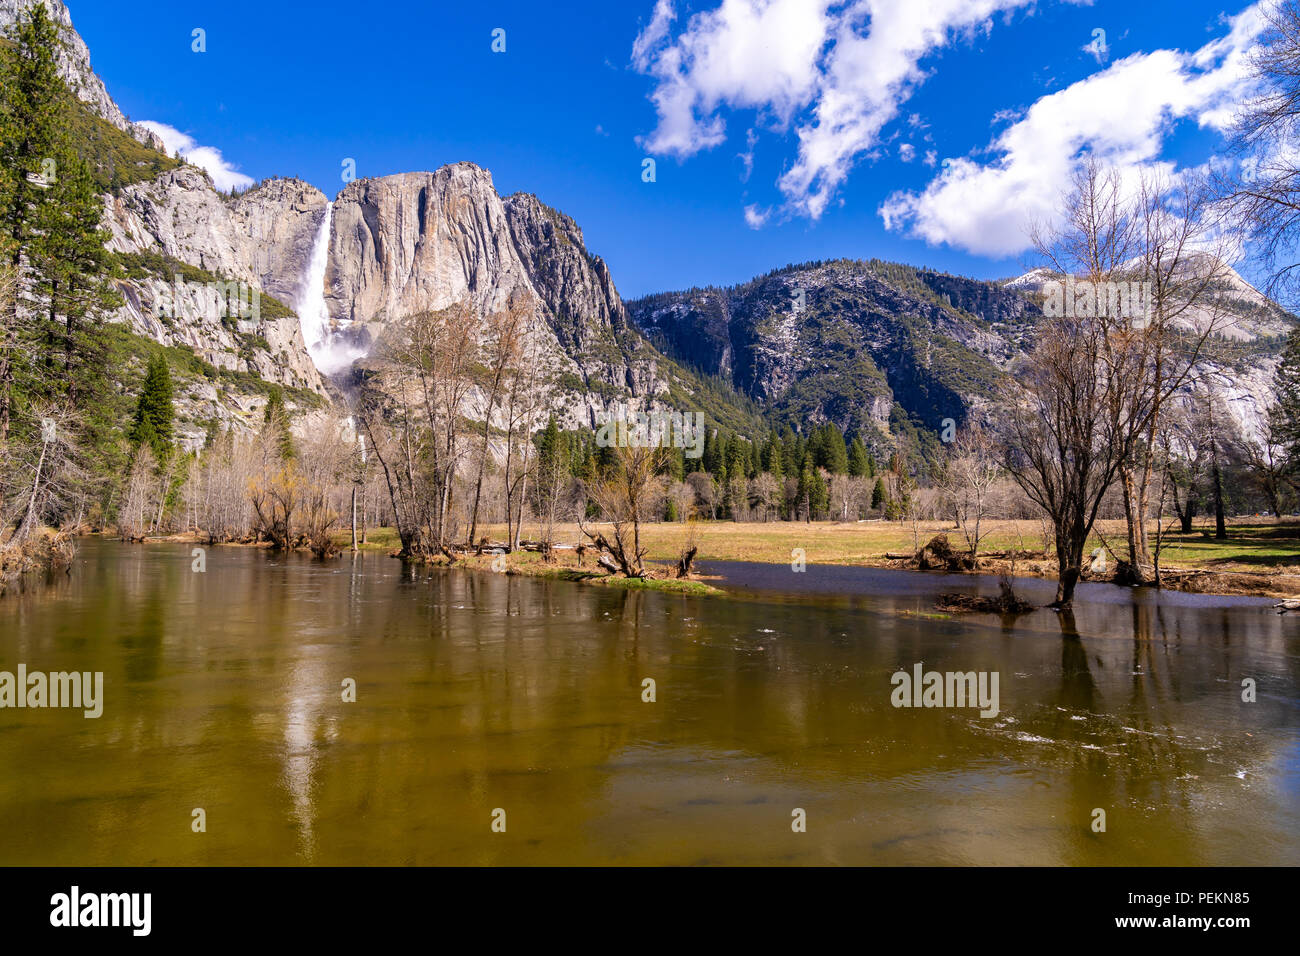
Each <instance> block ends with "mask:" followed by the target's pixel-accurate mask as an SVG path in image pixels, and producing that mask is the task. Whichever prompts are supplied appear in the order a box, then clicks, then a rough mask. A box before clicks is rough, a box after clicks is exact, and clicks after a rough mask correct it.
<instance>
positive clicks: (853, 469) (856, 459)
mask: <svg viewBox="0 0 1300 956" xmlns="http://www.w3.org/2000/svg"><path fill="white" fill-rule="evenodd" d="M870 469H871V459H870V457H868V455H867V446H866V445H864V444H862V439H861V438H857V437H854V439H853V443H852V444H851V445H849V475H850V476H851V477H853V478H868V477H870V474H871V472H870Z"/></svg>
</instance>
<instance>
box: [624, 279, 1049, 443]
mask: <svg viewBox="0 0 1300 956" xmlns="http://www.w3.org/2000/svg"><path fill="white" fill-rule="evenodd" d="M628 311H629V312H630V314H631V316H632V319H633V321H634V322H635V323H636V324H637V326H638V327H640V328H641V329H642V330H643V331H644V332H645V333H646V335H647V336H648V337H649V339H650V341H651V342H653V343H654V344H655V345H656V346H658V347H659V348H660V349H662V350H663V351H664V352H666V353H667V354H668V355H670V356H672V357H674V358H677V359H678V360H679V361H681V362H683V363H685V364H687V365H689V366H690V367H692V368H695V369H697V370H699V371H700V372H702V373H703V374H705V375H712V376H722V377H724V378H726V379H728V380H729V381H730V382H731V383H732V384H733V385H734V386H735V388H736V389H737V390H738V391H740V392H741V393H742V394H744V395H746V396H749V397H751V398H752V399H754V400H755V401H756V402H757V403H758V404H759V405H760V407H762V408H763V409H765V410H766V411H768V412H769V413H770V415H771V416H772V417H773V419H774V420H775V421H776V422H777V423H778V424H789V425H790V426H791V427H793V428H795V429H796V430H802V431H806V430H807V429H808V428H809V427H810V426H816V425H820V424H822V423H824V422H834V423H835V424H836V425H838V426H839V427H840V428H841V429H844V430H845V431H846V432H859V433H860V434H862V435H863V438H864V440H866V441H867V443H868V445H869V446H872V447H874V448H875V450H876V452H877V454H885V453H887V452H888V451H890V450H893V449H894V448H895V447H897V446H898V444H899V440H900V436H909V440H910V441H913V442H918V443H920V444H922V445H928V444H930V443H931V442H932V441H934V440H936V439H937V435H938V433H939V432H940V431H941V430H942V428H943V420H944V419H946V418H952V419H954V420H955V421H957V422H962V421H964V420H965V419H966V417H967V415H968V414H970V413H971V411H972V410H977V409H978V408H980V407H981V406H982V405H984V404H986V403H987V402H988V400H989V399H990V398H992V397H993V396H994V395H995V394H996V393H997V391H998V389H999V386H1000V383H1001V381H1002V378H1003V376H1004V374H1005V371H1006V369H1007V368H1008V366H1009V363H1010V362H1011V360H1012V359H1013V358H1014V357H1015V356H1016V355H1018V354H1020V353H1021V352H1022V350H1023V348H1024V343H1025V341H1026V334H1027V333H1028V331H1029V330H1030V329H1032V327H1033V325H1034V322H1035V321H1036V319H1037V318H1038V317H1039V316H1041V311H1040V310H1039V308H1038V306H1037V305H1035V304H1034V303H1033V302H1032V301H1031V300H1030V299H1029V298H1028V297H1026V296H1023V295H1020V294H1018V293H1017V292H1015V291H1014V290H1007V289H1003V288H1001V287H1000V286H998V285H996V284H995V283H990V282H980V281H977V280H974V279H964V278H961V277H958V276H950V275H946V274H943V273H938V272H932V271H928V270H924V269H913V268H911V267H908V266H902V265H898V264H895V263H886V262H879V261H875V260H873V261H869V262H858V261H851V260H836V261H833V262H819V263H810V264H805V265H799V266H789V267H787V268H784V269H779V270H777V271H775V272H771V273H769V274H768V275H765V276H762V277H761V278H758V279H754V280H753V281H751V282H747V283H745V284H743V285H738V286H733V287H730V288H725V289H717V288H710V289H692V290H689V291H686V292H671V293H664V294H660V295H652V296H647V297H645V298H642V299H638V300H636V301H633V302H629V303H628Z"/></svg>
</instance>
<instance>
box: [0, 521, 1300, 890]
mask: <svg viewBox="0 0 1300 956" xmlns="http://www.w3.org/2000/svg"><path fill="white" fill-rule="evenodd" d="M191 561H192V559H191V556H190V549H189V547H188V546H182V545H170V544H165V545H149V546H123V545H119V544H117V543H115V542H108V541H99V540H92V541H87V542H84V543H83V546H82V552H81V555H80V557H79V559H78V562H77V565H76V568H75V571H74V573H73V574H72V576H71V577H69V578H63V579H60V580H59V581H57V582H56V583H55V584H54V585H53V586H52V587H49V588H40V589H34V590H32V591H29V592H28V593H26V594H21V595H16V596H15V595H11V596H10V597H6V598H4V599H3V600H0V670H9V671H13V670H15V669H16V665H17V663H19V662H24V663H26V664H27V666H28V668H29V670H36V669H41V670H45V671H57V670H68V669H74V668H75V669H78V670H101V671H103V672H104V675H105V696H106V702H105V705H104V714H103V716H102V717H101V718H99V719H98V720H87V719H84V718H83V717H82V716H81V713H80V711H66V710H48V709H47V710H30V709H24V710H12V709H4V710H0V834H3V835H4V836H3V839H0V864H37V863H43V864H60V865H61V864H181V865H188V864H389V863H391V864H524V865H528V864H699V863H705V864H708V863H713V864H765V863H791V864H1016V863H1028V864H1099V865H1124V864H1152V865H1158V864H1296V863H1300V759H1298V754H1300V751H1298V742H1300V713H1297V709H1298V706H1300V705H1298V703H1297V701H1298V700H1300V693H1298V685H1300V640H1298V639H1297V629H1298V628H1300V620H1297V619H1296V618H1294V617H1279V616H1278V615H1276V614H1275V613H1274V612H1273V611H1272V610H1271V609H1270V608H1269V607H1268V606H1267V603H1266V602H1261V601H1255V600H1249V599H1235V600H1234V599H1207V598H1188V597H1186V596H1179V595H1154V594H1151V593H1147V594H1140V595H1138V596H1137V600H1136V601H1134V600H1130V599H1129V594H1128V592H1123V591H1120V590H1118V589H1114V588H1109V587H1107V588H1104V589H1103V590H1102V591H1096V592H1094V593H1092V594H1091V595H1089V594H1086V593H1085V594H1084V595H1083V597H1085V598H1087V600H1085V601H1081V603H1080V606H1079V607H1078V608H1077V611H1076V614H1075V616H1074V620H1073V623H1072V624H1071V623H1070V622H1069V621H1064V620H1062V619H1061V618H1060V617H1059V616H1057V615H1055V614H1053V613H1051V612H1047V611H1040V612H1035V613H1033V614H1031V615H1028V616H1026V617H1023V618H1021V619H1020V620H1019V621H1018V622H1016V623H1014V624H1012V623H1011V622H1006V623H1004V622H1002V621H1000V620H999V619H997V618H993V617H979V618H970V619H963V620H942V619H936V618H933V617H928V616H926V615H930V614H932V613H933V611H932V606H933V600H934V592H935V590H937V589H944V590H950V589H951V587H950V586H949V583H947V582H942V581H938V580H936V579H931V578H926V577H924V576H920V575H914V574H913V575H906V574H902V575H900V574H891V573H890V572H881V571H870V570H864V569H826V568H821V569H819V568H816V567H810V568H809V571H808V574H807V575H791V574H790V572H789V571H788V569H786V570H785V571H784V573H783V574H782V573H781V572H780V571H779V570H775V571H774V570H771V569H760V568H758V567H757V566H745V565H712V566H711V570H712V571H714V572H715V573H718V574H720V575H722V576H723V577H724V578H726V579H729V580H730V581H731V582H732V583H734V584H742V583H748V584H750V585H751V586H752V587H753V590H752V591H751V593H747V594H745V595H744V596H742V597H740V598H737V599H731V598H688V597H681V596H670V595H664V594H657V593H646V592H627V591H622V590H616V589H605V588H596V587H585V586H581V585H575V584H569V583H564V582H545V581H540V580H535V579H528V578H519V577H507V576H498V575H490V574H474V573H469V572H433V573H430V572H429V571H422V572H418V573H414V574H410V573H407V572H405V571H404V569H403V566H402V564H400V563H399V562H397V561H396V560H393V559H391V558H386V557H382V556H378V555H365V556H360V557H356V558H355V559H354V558H353V557H351V556H346V555H345V556H344V558H343V559H342V560H340V561H335V562H333V563H327V564H322V563H318V562H315V561H313V560H311V559H310V558H306V557H300V556H296V555H295V556H290V557H287V558H286V557H278V558H277V557H273V556H271V555H268V554H266V553H265V552H262V551H257V550H250V549H238V548H212V549H209V550H208V553H207V564H206V566H207V570H206V572H204V573H195V572H193V571H192V570H191ZM796 579H797V581H798V585H797V586H798V587H799V588H800V589H801V590H800V592H799V593H778V592H776V591H773V590H771V588H773V587H789V586H791V584H792V582H794V581H795V580H796ZM958 583H959V584H960V585H962V586H964V587H967V588H969V587H972V586H973V582H972V580H971V579H969V578H963V579H958ZM848 588H852V589H853V591H854V593H851V594H850V593H843V591H844V590H846V589H848ZM1102 594H1105V595H1106V597H1107V599H1106V600H1104V601H1103V600H1097V598H1099V597H1100V596H1101V595H1102ZM1063 630H1064V632H1065V636H1063ZM1075 631H1077V635H1078V636H1075ZM917 662H924V663H925V666H926V668H927V669H930V668H933V669H938V670H990V671H998V672H999V673H1000V675H1001V682H1000V687H1001V693H1000V698H1001V699H1000V705H1001V713H1000V714H999V715H998V717H997V718H995V719H992V720H984V719H981V718H979V717H978V716H977V715H976V713H975V712H974V711H972V710H942V709H920V710H918V709H896V708H894V707H892V706H891V705H890V702H889V696H890V691H891V689H892V688H891V685H890V675H891V674H892V673H893V672H894V671H896V670H899V669H910V668H911V667H912V665H913V664H915V663H917ZM1246 676H1249V677H1253V678H1254V679H1255V680H1256V681H1257V683H1258V702H1257V703H1254V704H1246V703H1243V702H1242V701H1241V699H1240V693H1241V688H1240V682H1241V679H1242V677H1246ZM647 677H649V678H653V679H654V680H655V681H656V682H657V687H656V690H657V700H656V701H655V702H654V703H645V702H643V701H642V699H641V697H642V681H643V679H645V678H647ZM346 678H352V679H355V681H356V686H357V700H356V702H355V703H344V702H343V701H342V700H341V683H342V682H343V681H344V679H346ZM195 808H203V809H204V810H205V811H206V819H207V832H205V833H194V832H192V831H191V820H192V811H193V810H194V809H195ZM498 808H499V809H503V810H504V811H505V813H506V823H507V826H506V832H504V833H493V832H492V830H491V823H492V814H493V811H494V810H495V809H498ZM795 808H801V809H803V810H804V811H805V812H806V814H807V821H808V822H807V832H806V833H795V832H792V830H791V825H790V824H791V819H792V816H791V814H792V811H793V810H794V809H795ZM1095 808H1103V809H1105V810H1106V815H1107V816H1106V823H1107V829H1106V832H1105V833H1094V832H1092V830H1091V829H1090V824H1091V822H1092V819H1093V816H1092V814H1093V810H1094V809H1095Z"/></svg>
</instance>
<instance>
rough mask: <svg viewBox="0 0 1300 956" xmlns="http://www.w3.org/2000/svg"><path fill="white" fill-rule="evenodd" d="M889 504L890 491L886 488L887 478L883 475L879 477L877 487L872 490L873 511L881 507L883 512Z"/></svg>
mask: <svg viewBox="0 0 1300 956" xmlns="http://www.w3.org/2000/svg"><path fill="white" fill-rule="evenodd" d="M888 506H889V492H888V491H887V490H886V489H885V479H884V478H883V477H882V478H877V479H876V487H875V488H874V489H873V490H872V492H871V508H872V510H873V511H874V510H876V509H881V510H882V512H883V509H885V508H887V507H888Z"/></svg>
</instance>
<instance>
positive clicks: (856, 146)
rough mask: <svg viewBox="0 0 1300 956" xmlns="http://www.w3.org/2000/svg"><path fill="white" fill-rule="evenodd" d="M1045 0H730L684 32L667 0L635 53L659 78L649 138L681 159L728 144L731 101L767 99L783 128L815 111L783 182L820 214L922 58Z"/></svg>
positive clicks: (905, 91)
mask: <svg viewBox="0 0 1300 956" xmlns="http://www.w3.org/2000/svg"><path fill="white" fill-rule="evenodd" d="M1033 2H1034V0H850V2H848V3H842V2H841V3H829V2H825V0H723V2H722V4H721V6H719V7H718V8H717V9H716V10H713V11H711V12H706V13H699V14H696V15H694V16H692V17H691V18H690V20H689V21H688V22H687V23H686V25H685V26H684V27H683V29H682V30H681V32H680V33H679V35H678V36H677V37H676V38H675V39H674V38H673V36H672V30H671V24H672V22H673V19H674V16H675V14H674V12H673V7H672V3H671V0H658V2H657V4H656V6H655V12H654V15H653V17H652V20H651V22H650V24H649V25H648V26H647V27H646V29H645V30H644V31H642V33H641V34H640V35H639V36H638V37H637V39H636V43H635V45H634V47H633V56H632V62H633V64H634V65H635V66H636V68H637V69H638V70H640V71H642V72H643V73H647V74H649V75H651V76H653V77H654V78H655V80H656V86H655V89H654V91H653V92H652V93H651V97H650V98H651V100H652V101H653V102H654V104H655V107H656V109H657V111H658V114H659V118H658V124H657V126H656V128H655V130H654V132H653V133H652V134H651V135H650V136H648V137H646V138H645V139H644V140H643V145H644V146H645V147H646V148H647V149H649V150H650V151H651V152H655V153H666V154H669V155H674V156H677V157H679V158H680V157H687V156H691V155H693V154H694V153H697V152H699V151H701V150H705V149H709V148H711V147H713V146H716V145H718V144H719V143H721V142H722V141H723V140H724V139H725V138H726V127H725V124H724V122H723V119H722V117H721V116H720V115H719V114H718V111H719V109H720V108H721V107H723V106H728V107H731V108H736V109H744V108H753V109H757V110H759V111H760V113H762V114H763V115H764V116H765V117H767V118H768V119H769V120H770V122H771V123H772V124H773V125H775V126H776V127H777V128H779V129H783V128H787V127H788V126H789V125H790V124H791V123H792V122H794V121H795V118H796V116H797V115H798V114H800V113H802V112H804V111H808V112H807V115H805V116H804V117H803V121H802V122H800V123H798V126H797V129H796V133H797V137H798V140H799V149H798V155H797V157H796V158H795V160H794V162H793V164H792V165H791V166H790V168H789V169H787V170H786V172H785V173H784V174H783V175H782V176H781V178H780V180H779V181H778V185H779V186H780V189H781V191H782V193H783V194H784V195H785V198H786V202H787V203H788V204H789V206H791V207H792V208H793V209H794V210H796V211H798V212H801V213H803V214H805V215H807V216H810V217H811V218H813V219H816V218H819V217H820V216H821V214H822V212H823V211H824V210H825V208H826V206H827V204H828V202H829V201H830V200H831V198H832V197H833V195H834V194H835V192H836V191H837V190H838V189H839V187H840V186H841V185H842V184H843V182H844V180H845V179H846V178H847V177H848V175H849V172H850V171H851V169H852V168H853V166H854V165H855V164H856V163H857V162H859V161H860V160H861V159H862V158H863V157H864V156H866V155H868V154H869V153H870V151H871V150H872V149H873V147H875V146H876V145H878V143H879V140H880V133H881V130H882V129H883V128H884V126H885V124H887V123H888V122H890V121H891V120H893V119H895V118H896V117H897V116H898V113H899V109H900V106H901V104H902V103H903V102H905V101H906V100H907V99H908V97H910V96H911V94H912V91H913V90H914V89H915V88H916V87H917V86H919V85H920V84H921V83H923V82H924V80H925V77H926V74H925V72H924V71H923V70H922V69H921V67H920V65H919V64H920V61H921V59H922V58H924V57H925V56H926V55H927V54H928V53H931V52H933V51H934V50H936V49H938V48H940V47H943V46H945V45H946V44H947V43H949V42H950V40H952V39H953V38H954V37H956V36H959V35H964V36H966V37H974V36H975V35H977V34H978V33H984V34H987V33H988V32H989V31H990V30H992V28H993V20H992V16H993V15H994V14H995V13H998V12H1002V13H1004V14H1006V15H1009V14H1010V12H1011V11H1012V10H1013V9H1015V8H1018V7H1021V6H1026V5H1029V6H1032V4H1033ZM917 119H919V118H917Z"/></svg>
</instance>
